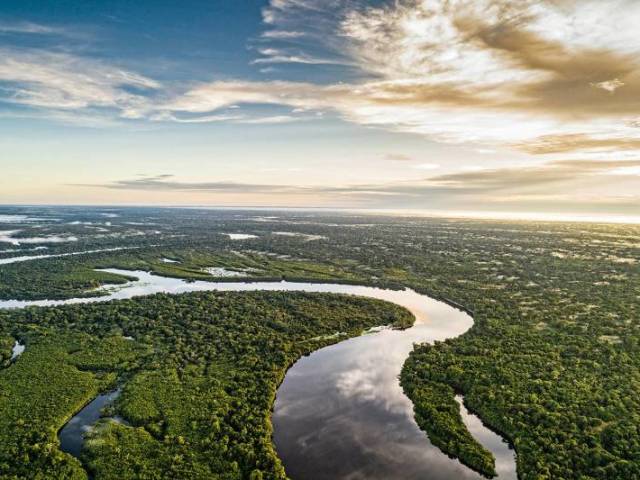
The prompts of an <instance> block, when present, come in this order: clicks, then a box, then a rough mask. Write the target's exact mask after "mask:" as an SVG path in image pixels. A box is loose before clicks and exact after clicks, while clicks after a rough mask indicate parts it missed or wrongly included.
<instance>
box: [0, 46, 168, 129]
mask: <svg viewBox="0 0 640 480" xmlns="http://www.w3.org/2000/svg"><path fill="white" fill-rule="evenodd" d="M160 87H161V85H160V84H159V83H158V82H156V81H154V80H152V79H150V78H147V77H145V76H143V75H139V74H137V73H135V72H131V71H128V70H125V69H122V68H119V67H117V66H114V65H108V64H105V63H103V62H100V61H97V60H93V59H89V58H84V57H81V56H76V55H72V54H67V53H54V52H46V51H41V50H37V49H9V48H2V49H0V101H2V102H5V103H12V104H19V105H24V106H29V107H36V108H40V109H50V110H87V109H91V108H111V109H114V110H115V111H116V114H117V115H118V116H121V117H129V118H135V117H138V116H139V111H140V109H141V108H142V107H143V106H144V105H146V104H147V103H148V101H149V100H148V98H147V97H146V96H145V95H142V94H140V93H132V92H131V90H130V89H131V88H135V89H138V90H141V91H144V90H147V91H149V90H157V89H159V88H160Z"/></svg>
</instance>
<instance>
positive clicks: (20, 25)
mask: <svg viewBox="0 0 640 480" xmlns="http://www.w3.org/2000/svg"><path fill="white" fill-rule="evenodd" d="M7 33H20V34H35V35H69V33H70V32H69V30H66V29H64V28H60V27H52V26H50V25H41V24H39V23H32V22H14V23H10V22H1V21H0V35H2V34H7Z"/></svg>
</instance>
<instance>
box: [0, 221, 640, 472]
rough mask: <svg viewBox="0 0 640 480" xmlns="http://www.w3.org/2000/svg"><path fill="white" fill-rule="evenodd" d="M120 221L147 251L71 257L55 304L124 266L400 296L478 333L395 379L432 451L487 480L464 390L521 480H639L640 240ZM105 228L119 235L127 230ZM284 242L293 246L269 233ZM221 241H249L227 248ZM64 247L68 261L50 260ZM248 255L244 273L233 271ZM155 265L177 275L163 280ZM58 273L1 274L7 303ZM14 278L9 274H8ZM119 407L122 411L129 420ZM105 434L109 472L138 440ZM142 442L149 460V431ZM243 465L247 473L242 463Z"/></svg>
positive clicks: (586, 234)
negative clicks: (427, 304)
mask: <svg viewBox="0 0 640 480" xmlns="http://www.w3.org/2000/svg"><path fill="white" fill-rule="evenodd" d="M118 213H119V215H120V220H119V222H120V224H124V223H126V222H133V223H144V222H151V223H156V225H154V226H153V227H152V226H147V227H142V226H140V227H137V228H140V229H141V230H143V231H147V232H148V235H147V236H146V237H139V238H140V239H142V238H145V240H144V241H145V242H147V244H144V242H142V241H141V243H140V245H142V246H143V248H140V250H139V251H138V250H135V251H134V250H131V251H123V252H109V253H102V254H90V255H87V256H85V257H67V258H65V259H64V260H65V262H64V263H65V264H66V265H67V267H64V268H68V270H67V271H68V272H69V273H68V276H65V277H64V279H65V281H66V282H67V283H66V285H67V288H66V290H65V292H64V295H76V294H77V293H78V292H81V293H82V292H84V290H85V289H86V288H87V283H86V281H87V280H88V278H89V277H88V276H87V275H85V272H87V271H88V269H89V268H91V267H95V266H105V265H113V266H127V265H129V266H132V265H133V264H135V265H136V266H139V268H144V269H148V270H156V269H158V268H164V269H165V270H162V272H163V273H169V274H172V275H175V276H182V277H187V278H189V277H195V276H196V275H202V272H201V271H200V268H201V267H202V266H204V265H205V264H206V263H208V262H211V264H210V265H207V266H227V267H229V268H238V269H244V268H247V267H249V268H255V269H256V270H257V271H250V272H251V275H250V276H263V275H266V276H271V275H272V274H275V276H280V277H281V276H282V272H283V271H284V270H285V269H289V268H291V269H293V271H295V276H296V277H297V278H307V279H314V278H332V280H335V279H344V280H345V281H358V282H362V283H369V284H376V285H406V286H409V287H412V288H414V289H416V290H418V291H421V292H424V293H427V294H431V295H433V296H436V297H440V298H443V299H448V300H450V301H452V302H455V303H457V304H461V305H464V306H465V307H467V308H468V309H470V310H472V311H473V312H474V318H475V321H476V323H475V326H474V328H473V329H472V330H471V331H470V332H469V333H467V334H465V335H463V336H462V337H460V338H457V339H454V340H450V341H447V342H443V343H439V344H436V345H433V346H420V347H417V348H416V350H415V352H414V353H413V355H411V357H410V358H409V360H408V361H407V363H406V364H405V368H404V370H403V374H402V383H403V386H404V388H405V390H406V392H407V394H408V395H409V396H410V397H411V398H412V399H413V400H414V402H415V406H416V415H417V419H418V421H419V422H420V423H421V425H422V426H423V428H425V429H426V430H427V431H428V433H429V434H430V435H431V437H432V439H433V440H434V443H436V444H437V445H438V446H440V448H442V449H443V450H444V451H446V452H447V453H450V454H452V455H456V456H459V457H461V458H462V459H463V460H464V461H465V463H467V464H470V465H473V466H474V468H476V469H478V470H481V471H484V472H486V473H488V471H489V468H490V463H487V462H488V458H487V457H486V452H485V451H484V450H483V449H481V448H480V447H479V446H478V445H477V444H476V443H475V442H474V441H473V439H471V438H470V437H469V435H468V433H467V432H466V429H465V428H464V426H463V425H462V424H461V423H460V419H459V413H458V410H457V408H455V404H454V398H453V395H454V392H457V393H462V394H464V396H465V402H466V404H467V405H468V407H469V408H470V409H471V410H473V411H474V412H476V413H477V414H479V416H480V417H481V418H482V419H483V421H485V422H486V423H487V424H488V425H489V426H491V427H492V428H493V429H495V430H497V431H498V432H500V433H501V434H502V435H503V436H505V437H506V438H508V439H509V440H510V441H511V442H512V443H513V444H514V446H515V448H516V451H517V453H518V472H519V476H520V478H521V479H523V480H528V479H536V480H538V479H554V480H555V479H574V478H576V479H578V478H580V479H631V478H640V432H639V431H638V425H640V396H639V395H638V392H639V391H640V322H639V318H638V315H639V311H640V264H639V258H640V227H638V226H631V225H585V224H577V223H574V224H569V223H566V224H562V223H542V222H526V223H525V222H506V221H479V220H439V219H416V218H392V217H386V218H385V217H373V216H368V217H357V216H352V215H331V216H321V215H319V214H311V213H287V214H284V213H273V214H265V212H242V213H238V212H211V211H204V210H203V211H198V210H189V211H171V212H162V211H157V210H150V211H145V210H132V211H127V210H124V209H123V210H122V211H119V212H118ZM41 214H42V212H41ZM70 215H71V214H70ZM145 218H147V220H145ZM151 219H154V220H151ZM112 221H113V223H114V227H113V229H114V230H116V231H117V229H118V228H120V229H124V228H125V227H124V226H122V225H120V224H118V223H117V222H116V220H112ZM116 224H118V225H120V226H117V225H116ZM16 228H17V227H16ZM52 228H53V227H52ZM55 228H57V229H58V230H56V231H57V232H58V233H61V232H62V231H63V230H64V228H63V227H62V226H60V225H57V226H56V227H55ZM12 229H13V227H12ZM145 229H146V230H145ZM151 229H154V230H153V231H160V232H161V233H160V234H155V233H153V231H152V230H151ZM282 231H286V232H289V233H292V234H296V235H277V234H276V233H275V232H282ZM221 232H242V233H250V234H254V235H257V236H258V238H256V239H251V240H245V241H231V240H229V239H228V238H226V237H225V236H224V235H221ZM78 235H79V234H78ZM151 238H152V239H153V240H150V239H151ZM116 240H117V241H118V242H121V243H122V242H133V243H130V244H128V245H133V244H134V243H135V239H134V238H133V237H131V238H130V237H126V238H120V239H119V240H118V239H116V238H115V237H113V238H111V237H110V239H96V238H95V235H93V234H91V235H88V234H87V235H85V236H80V237H79V241H78V243H82V242H84V243H87V244H91V245H92V247H95V246H102V245H109V246H111V245H114V244H116V243H117V242H116ZM106 242H110V243H106ZM114 242H115V243H114ZM152 242H153V243H152ZM143 244H144V245H143ZM152 245H153V246H152ZM62 248H69V247H68V246H67V247H62V246H55V247H54V246H51V250H52V251H59V250H57V249H62ZM74 248H78V246H75V247H74ZM22 254H25V253H22ZM7 255H8V254H7ZM11 255H16V254H15V253H12V254H11ZM242 256H245V257H246V258H248V259H249V261H250V262H253V263H251V264H249V263H246V262H245V260H242V262H245V263H242V264H241V263H235V262H238V259H241V258H242ZM163 257H168V258H171V259H176V260H179V261H181V263H180V264H179V267H178V266H173V267H170V268H169V267H166V266H164V265H162V263H161V259H162V258H163ZM68 259H72V261H70V262H67V260H68ZM234 259H236V260H234ZM53 261H54V260H41V261H38V262H25V263H23V264H13V265H7V266H6V267H7V268H5V266H0V275H4V276H2V277H0V295H2V297H4V298H9V297H10V296H11V295H8V294H7V293H6V292H11V291H12V288H13V287H12V284H11V283H12V282H13V281H14V280H15V279H16V278H19V279H20V280H19V281H20V282H21V283H20V288H23V287H24V288H25V289H26V290H25V291H24V292H27V293H21V292H15V290H14V291H13V293H15V294H20V295H24V296H23V298H28V297H29V296H32V297H37V296H46V295H47V294H48V292H49V291H50V289H55V288H58V287H57V285H59V284H60V281H61V280H62V278H60V277H59V276H57V275H58V273H56V272H52V271H51V270H48V269H47V262H53ZM225 262H227V263H225ZM256 263H257V264H258V265H255V264H256ZM36 265H39V266H38V267H36ZM170 265H174V264H170ZM301 265H304V266H305V267H304V268H303V269H302V270H300V269H299V268H298V267H299V266H301ZM8 267H11V272H12V273H9V274H4V271H5V270H6V271H9V268H8ZM278 268H280V269H281V270H280V271H279V273H278ZM83 269H84V270H83ZM169 270H171V271H169ZM179 270H180V271H179ZM156 271H157V270H156ZM114 280H115V279H114ZM30 285H33V286H34V287H30ZM36 323H37V322H36ZM136 338H137V337H136ZM0 351H1V349H0ZM22 360H23V359H20V362H22ZM20 362H18V363H20ZM10 368H13V367H10ZM166 377H167V380H166V381H170V380H168V379H170V378H171V376H170V375H166ZM163 378H164V377H163ZM143 381H146V382H147V384H152V383H154V382H155V380H154V379H153V378H150V377H142V378H141V379H137V380H136V382H133V383H131V385H139V384H142V383H140V382H143ZM143 383H144V382H143ZM130 388H133V387H130ZM140 388H142V387H140ZM201 388H205V387H201ZM206 388H208V387H206ZM126 398H127V395H126V394H125V395H123V397H122V402H123V403H122V407H121V408H122V409H125V408H130V410H131V409H133V407H126V405H127V403H126V401H125V400H126ZM212 398H214V399H215V396H214V397H212ZM212 401H213V400H212ZM129 414H130V415H131V416H132V417H134V418H136V416H135V415H139V414H134V410H131V411H130V413H129ZM154 414H155V411H152V412H151V413H150V415H151V417H153V415H154ZM139 418H146V417H144V415H142V416H140V417H139ZM105 428H106V429H107V430H108V431H107V433H105V437H106V438H109V439H110V441H109V442H106V443H105V444H104V445H106V446H105V447H104V448H105V452H104V457H103V458H108V457H109V455H107V453H108V451H109V447H108V446H109V445H111V448H113V449H116V448H117V447H116V446H115V445H116V440H115V439H116V438H119V437H118V435H120V436H121V437H122V438H127V437H126V435H133V433H131V432H129V431H128V430H127V433H126V434H125V433H123V432H121V430H124V429H122V428H120V427H118V426H108V427H105ZM153 429H154V427H153V426H151V423H149V425H147V428H145V430H144V432H147V433H148V434H149V435H150V437H149V439H154V438H156V437H154V435H155V433H154V430H153ZM140 436H141V438H140V439H138V441H139V448H144V445H146V444H147V443H146V440H145V439H144V438H143V436H144V435H143V433H142V431H141V433H140ZM145 438H146V437H145ZM185 438H186V437H185ZM123 441H126V440H123ZM149 442H151V440H149ZM248 448H249V447H248ZM251 448H253V447H251ZM92 451H95V449H94V448H92ZM257 451H259V450H257ZM229 455H231V454H229ZM233 455H237V458H238V459H241V458H246V456H243V455H245V454H244V453H240V452H238V451H234V453H233ZM101 456H102V453H101ZM96 458H97V457H96ZM92 461H94V462H97V460H96V459H94V460H92ZM236 461H238V462H239V463H238V466H239V468H240V466H241V465H243V461H240V460H236Z"/></svg>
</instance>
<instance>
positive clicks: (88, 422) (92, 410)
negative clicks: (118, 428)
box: [58, 390, 120, 457]
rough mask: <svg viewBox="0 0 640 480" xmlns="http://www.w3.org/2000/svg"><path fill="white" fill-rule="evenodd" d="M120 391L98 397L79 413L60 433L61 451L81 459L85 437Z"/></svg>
mask: <svg viewBox="0 0 640 480" xmlns="http://www.w3.org/2000/svg"><path fill="white" fill-rule="evenodd" d="M118 395H120V390H114V391H112V392H108V393H104V394H102V395H98V396H97V397H96V398H94V399H93V400H92V401H91V402H89V403H88V404H87V406H85V407H84V408H83V409H82V410H80V412H78V413H77V414H76V415H75V416H74V417H73V418H72V419H71V420H69V421H68V422H67V424H66V425H65V426H64V427H62V430H60V433H58V439H59V440H60V450H62V451H63V452H66V453H68V454H70V455H73V456H74V457H79V456H80V452H81V451H82V446H83V445H84V435H85V433H87V432H88V431H89V430H91V428H93V426H94V425H95V424H96V423H97V421H98V420H100V417H101V414H102V409H103V408H104V407H105V406H107V405H109V404H110V403H111V402H113V401H114V400H115V399H116V398H117V397H118Z"/></svg>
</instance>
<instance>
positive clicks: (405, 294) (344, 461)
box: [0, 269, 517, 480]
mask: <svg viewBox="0 0 640 480" xmlns="http://www.w3.org/2000/svg"><path fill="white" fill-rule="evenodd" d="M103 271H106V272H110V273H114V274H120V275H126V276H128V277H135V278H137V280H135V281H132V282H129V283H127V284H125V285H118V286H110V287H107V288H104V289H103V290H104V291H105V292H106V293H107V295H105V296H102V297H92V298H74V299H70V300H62V301H59V300H41V301H16V300H8V301H0V308H22V307H27V306H33V305H38V306H53V305H62V304H71V303H90V302H104V301H108V300H115V299H125V298H132V297H135V296H141V295H149V294H153V293H160V292H164V293H184V292H193V291H211V290H216V291H255V290H266V291H304V292H324V293H342V294H352V295H359V296H363V297H369V298H376V299H380V300H386V301H389V302H392V303H396V304H398V305H401V306H403V307H405V308H407V309H408V310H409V311H411V312H412V313H413V314H414V315H415V317H416V322H415V324H414V325H413V326H412V327H411V328H408V329H406V330H393V329H389V328H382V329H375V330H374V331H372V332H370V333H367V334H365V335H362V336H360V337H357V338H352V339H349V340H345V341H342V342H340V343H337V344H335V345H332V346H329V347H326V348H323V349H320V350H318V351H316V352H314V353H312V354H311V355H309V356H307V357H304V358H302V359H300V360H299V361H298V362H296V363H295V364H294V365H293V367H292V368H291V369H290V370H289V371H288V372H287V375H286V376H285V379H284V381H283V383H282V385H281V386H280V388H279V389H278V392H277V398H276V402H275V405H274V412H273V417H272V421H273V427H274V433H273V441H274V445H275V448H276V450H277V452H278V455H279V456H280V458H281V459H282V461H283V464H284V466H285V469H286V471H287V474H288V475H289V476H290V477H291V478H292V479H293V480H325V479H326V480H329V479H332V480H334V479H345V480H347V479H348V480H359V479H363V480H364V479H367V480H377V479H379V480H383V479H384V480H394V479H398V480H400V479H402V480H407V479H416V480H418V479H420V480H424V479H430V480H480V479H482V478H484V477H482V476H481V475H479V474H477V473H475V472H474V471H472V470H470V469H469V468H467V467H465V466H464V465H462V464H461V463H460V462H458V461H457V460H454V459H450V458H449V457H447V456H446V455H445V454H443V453H442V452H441V451H440V450H439V449H438V448H436V447H434V446H433V445H432V444H431V442H430V441H429V439H428V437H427V435H426V434H425V433H424V432H423V431H421V430H420V428H419V427H418V426H417V424H416V423H415V420H414V418H413V405H412V403H411V401H410V400H409V399H408V398H407V397H406V396H405V395H404V393H403V392H402V388H401V387H400V384H399V380H398V375H399V374H400V370H401V369H402V365H403V363H404V361H405V360H406V358H407V356H408V355H409V353H410V352H411V350H412V349H413V345H414V343H424V342H433V341H435V340H445V339H447V338H453V337H457V336H459V335H461V334H463V333H464V332H466V331H467V330H468V329H469V328H471V326H472V325H473V319H472V318H471V317H470V316H469V315H468V314H466V313H464V312H462V311H460V310H457V309H455V308H453V307H451V306H449V305H447V304H445V303H443V302H439V301H436V300H434V299H432V298H430V297H428V296H426V295H421V294H419V293H417V292H415V291H413V290H409V289H406V290H402V291H393V290H386V289H380V288H373V287H364V286H354V285H340V284H326V283H317V284H314V283H294V282H284V281H283V282H255V283H247V282H219V283H215V282H205V281H195V282H186V281H184V280H180V279H175V278H168V277H162V276H159V275H153V274H151V273H148V272H143V271H128V270H120V269H105V270H103ZM108 395H111V394H106V395H101V396H100V397H98V398H96V399H95V400H94V401H93V402H91V403H90V404H89V405H88V406H87V407H85V409H83V410H82V411H81V412H80V413H79V414H78V415H76V417H74V418H73V419H72V420H71V421H70V422H69V423H68V424H67V425H66V426H65V427H64V428H63V430H62V431H61V432H60V439H61V442H64V444H65V446H64V447H63V448H65V451H68V452H69V453H72V454H74V455H76V454H77V452H79V450H80V449H81V445H82V442H83V439H82V434H83V432H84V431H86V428H88V427H90V425H92V424H94V423H95V422H96V421H97V420H98V418H99V414H100V413H99V412H100V409H101V408H102V407H103V406H104V405H105V404H106V403H108V402H109V401H110V400H112V399H109V398H108ZM458 401H459V402H460V403H461V402H462V399H461V398H458ZM94 402H95V404H94ZM461 414H462V416H463V419H464V421H465V424H466V425H467V427H468V428H469V431H470V432H471V433H472V434H473V436H474V437H475V438H476V439H477V440H478V441H479V442H480V443H481V444H482V445H484V446H485V448H487V449H488V450H490V451H491V452H492V453H493V455H494V457H495V458H496V469H497V471H498V474H499V477H498V478H499V479H500V480H514V479H516V478H517V475H516V468H515V453H514V451H513V450H511V449H510V448H509V447H508V445H507V444H506V443H505V442H504V441H503V440H502V439H501V438H500V437H499V436H498V435H496V434H495V433H493V432H491V431H490V430H488V429H487V428H486V427H484V426H483V425H482V422H481V421H480V420H479V419H478V417H476V416H475V415H472V414H470V413H469V412H468V411H467V410H466V408H464V406H463V405H461ZM76 418H79V420H78V421H77V422H76ZM74 452H76V453H74Z"/></svg>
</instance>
